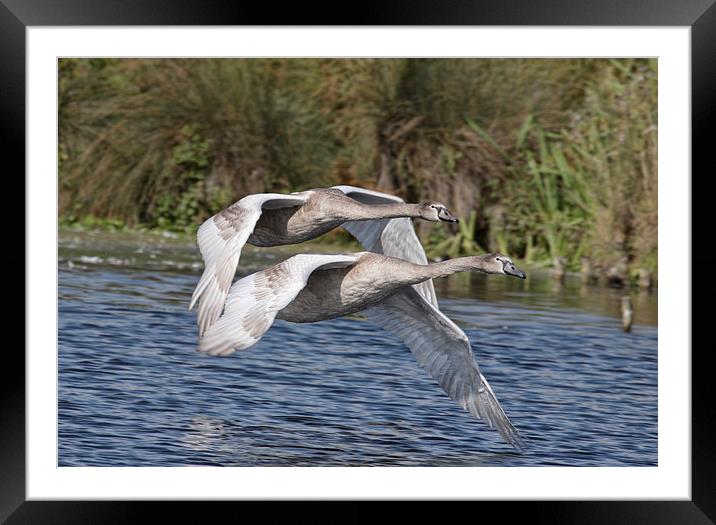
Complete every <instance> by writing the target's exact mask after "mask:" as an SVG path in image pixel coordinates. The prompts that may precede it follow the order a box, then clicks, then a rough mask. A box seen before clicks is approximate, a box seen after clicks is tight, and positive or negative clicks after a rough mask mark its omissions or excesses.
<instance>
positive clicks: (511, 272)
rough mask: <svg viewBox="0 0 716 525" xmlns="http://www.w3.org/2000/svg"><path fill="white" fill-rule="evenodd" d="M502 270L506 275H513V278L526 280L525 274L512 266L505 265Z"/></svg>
mask: <svg viewBox="0 0 716 525" xmlns="http://www.w3.org/2000/svg"><path fill="white" fill-rule="evenodd" d="M502 270H503V271H504V272H505V274H507V275H513V276H515V277H519V278H520V279H527V276H526V275H525V272H523V271H522V270H520V269H519V268H517V267H516V266H515V265H514V264H506V265H505V266H504V267H503V268H502Z"/></svg>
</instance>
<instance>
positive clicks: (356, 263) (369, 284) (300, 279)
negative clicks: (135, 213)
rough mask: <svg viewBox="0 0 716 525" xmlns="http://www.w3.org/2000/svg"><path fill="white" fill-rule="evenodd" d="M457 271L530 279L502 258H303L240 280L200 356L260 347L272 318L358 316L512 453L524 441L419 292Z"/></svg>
mask: <svg viewBox="0 0 716 525" xmlns="http://www.w3.org/2000/svg"><path fill="white" fill-rule="evenodd" d="M458 271H479V272H483V273H491V274H502V275H512V276H515V277H519V278H523V279H524V278H525V275H524V273H523V272H522V271H520V270H519V269H517V268H516V267H515V265H514V264H513V263H512V261H511V260H510V259H509V258H507V257H505V256H504V255H501V254H487V255H482V256H475V257H461V258H458V259H452V260H448V261H443V262H440V263H433V264H427V265H421V264H416V263H412V262H410V261H406V260H402V259H397V258H394V257H389V256H386V255H383V254H378V253H372V252H360V253H355V254H345V255H315V254H300V255H295V256H293V257H291V258H289V259H287V260H285V261H282V262H280V263H278V264H276V265H274V266H271V267H270V268H267V269H266V270H262V271H259V272H256V273H254V274H251V275H249V276H247V277H244V278H242V279H239V280H238V281H236V283H235V284H234V285H233V286H232V287H231V290H230V292H229V294H228V298H227V300H226V308H225V311H224V314H223V315H222V316H221V317H220V318H219V319H218V321H217V322H216V323H214V324H213V325H212V326H211V327H210V328H209V329H208V330H207V331H206V333H205V334H204V336H203V337H201V339H200V341H199V347H198V349H199V351H201V352H204V353H207V354H210V355H229V354H231V353H233V352H234V351H236V350H244V349H247V348H250V347H252V346H253V345H255V344H256V343H257V342H258V341H259V340H260V339H261V337H262V336H263V334H264V333H265V332H266V331H267V330H268V329H269V328H270V327H271V324H272V323H273V321H274V319H276V318H278V319H283V320H286V321H290V322H295V323H311V322H318V321H323V320H326V319H333V318H336V317H340V316H344V315H348V314H352V313H357V312H361V313H363V314H364V315H365V316H366V317H367V318H368V319H369V320H371V321H372V322H374V323H375V324H377V325H378V326H380V327H382V328H384V329H385V330H387V331H389V332H391V333H393V334H395V335H397V336H398V337H400V338H401V339H402V340H403V341H404V342H405V344H406V345H407V346H408V347H409V348H410V350H411V352H412V353H413V355H414V356H415V358H416V359H417V361H418V362H419V363H420V365H421V366H423V368H425V370H426V371H427V372H428V373H429V374H430V375H431V376H432V377H433V378H435V379H436V380H437V381H438V383H439V385H440V386H441V388H442V389H443V390H444V391H445V392H446V393H447V394H448V395H449V396H450V397H451V398H452V399H454V400H455V401H457V402H458V403H459V404H460V405H461V406H462V407H463V408H464V409H466V410H468V411H469V412H470V413H471V414H472V415H473V416H474V417H476V418H478V419H482V420H484V421H485V422H487V424H488V425H489V426H490V427H491V428H496V429H497V430H498V432H499V433H500V435H502V437H503V438H504V439H505V440H506V441H507V442H509V443H511V444H512V445H514V446H515V447H518V448H519V447H521V446H522V440H521V438H520V437H519V435H518V433H517V431H516V429H515V428H514V426H513V425H512V423H511V422H510V421H509V419H508V418H507V416H506V415H505V413H504V411H503V410H502V408H501V406H500V404H499V402H498V401H497V398H496V397H495V395H494V393H493V391H492V389H491V387H490V385H489V384H488V382H487V380H486V379H485V377H484V376H483V375H482V373H481V372H480V369H479V367H478V365H477V362H476V361H475V358H474V355H473V353H472V348H471V345H470V341H469V340H468V338H467V336H466V335H465V333H464V332H463V331H462V330H461V329H460V328H459V327H458V326H457V325H456V324H455V323H453V322H452V321H451V320H450V319H449V318H448V317H447V316H445V315H444V314H443V313H442V312H441V311H440V310H439V309H438V308H437V307H436V306H435V305H433V304H432V303H431V302H430V301H429V300H428V299H427V298H426V297H424V296H423V295H422V294H421V293H420V292H419V290H418V289H416V288H415V287H414V286H415V285H416V284H417V283H420V282H424V281H426V280H429V279H433V278H436V277H442V276H446V275H450V274H452V273H455V272H458Z"/></svg>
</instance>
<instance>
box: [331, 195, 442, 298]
mask: <svg viewBox="0 0 716 525" xmlns="http://www.w3.org/2000/svg"><path fill="white" fill-rule="evenodd" d="M333 188H334V189H337V190H340V191H342V192H343V193H344V194H346V195H347V196H348V197H350V198H352V199H355V200H357V201H358V202H361V203H363V204H390V203H395V202H404V201H403V199H401V198H400V197H397V196H395V195H389V194H387V193H381V192H378V191H374V190H367V189H364V188H357V187H355V186H346V185H343V186H333ZM343 227H344V228H345V229H346V230H347V231H348V233H350V234H351V235H352V236H353V237H355V238H356V239H357V240H358V242H360V243H361V245H363V247H364V248H365V249H366V250H368V251H371V252H374V253H382V254H383V255H388V256H389V257H396V258H398V259H403V260H406V261H410V262H412V263H415V264H428V258H427V256H426V255H425V250H424V249H423V245H422V244H421V243H420V239H418V236H417V235H416V233H415V228H414V227H413V222H412V221H411V220H410V218H408V217H398V218H395V219H377V220H370V221H348V222H345V223H343ZM413 287H414V288H415V289H416V290H417V291H418V293H420V295H422V296H423V297H425V299H426V300H427V301H428V302H429V303H431V304H432V305H433V306H435V307H436V308H437V307H438V299H437V296H436V295H435V287H434V286H433V281H432V279H430V280H428V281H424V282H422V283H419V284H415V285H413Z"/></svg>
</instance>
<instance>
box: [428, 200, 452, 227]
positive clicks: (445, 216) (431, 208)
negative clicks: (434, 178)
mask: <svg viewBox="0 0 716 525" xmlns="http://www.w3.org/2000/svg"><path fill="white" fill-rule="evenodd" d="M420 217H421V218H423V219H425V220H426V221H433V222H440V221H442V222H452V223H457V222H460V221H459V220H458V218H457V217H455V216H454V215H453V214H452V213H450V210H448V209H447V206H445V205H444V204H441V203H439V202H431V201H424V202H421V203H420Z"/></svg>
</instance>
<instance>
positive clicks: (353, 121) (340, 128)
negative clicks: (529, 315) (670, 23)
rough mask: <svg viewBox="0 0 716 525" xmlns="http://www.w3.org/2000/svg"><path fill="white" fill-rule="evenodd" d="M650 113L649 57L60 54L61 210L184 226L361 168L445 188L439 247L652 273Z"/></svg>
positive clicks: (652, 77) (653, 101) (435, 232)
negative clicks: (245, 200)
mask: <svg viewBox="0 0 716 525" xmlns="http://www.w3.org/2000/svg"><path fill="white" fill-rule="evenodd" d="M656 126H657V65H656V60H654V59H618V60H616V59H61V60H60V61H59V181H60V192H59V206H60V219H61V221H62V222H63V223H65V224H85V225H89V226H90V227H91V226H92V225H95V226H97V225H107V224H108V225H113V226H114V227H121V226H127V227H138V226H141V227H147V228H159V229H164V230H171V231H182V232H189V233H191V232H193V231H195V229H196V228H197V226H198V225H199V224H200V223H201V222H202V221H203V220H204V219H206V218H207V217H209V216H211V215H213V214H214V213H216V212H217V211H218V210H220V209H222V208H224V207H225V206H227V205H228V204H230V203H232V202H234V201H235V200H237V199H238V198H240V197H241V196H243V195H246V194H248V193H256V192H265V191H273V192H290V191H297V190H302V189H306V188H311V187H325V186H330V185H334V184H353V185H359V186H364V187H369V188H376V189H378V190H381V191H386V192H390V193H395V194H398V195H400V196H402V197H403V198H405V199H406V200H409V201H418V200H423V199H430V200H436V201H440V202H443V203H445V204H446V205H448V207H449V208H450V209H451V210H452V211H453V212H454V213H455V214H456V215H458V216H460V217H461V218H462V219H463V222H462V223H461V224H460V225H455V226H450V227H448V226H446V225H444V224H440V225H435V224H431V223H425V222H424V221H419V222H418V224H417V226H418V228H419V234H420V236H421V238H422V240H423V241H424V242H425V243H426V247H427V250H428V253H431V254H432V255H433V256H440V255H441V253H442V254H443V255H449V256H455V255H462V254H464V253H472V252H479V251H482V250H499V251H502V252H505V253H508V254H510V255H511V256H513V257H515V258H519V259H523V260H525V261H526V262H528V263H531V264H545V265H550V264H552V263H553V261H556V260H562V261H566V265H567V268H568V269H573V270H576V269H578V268H579V267H580V263H581V262H582V261H583V260H584V259H583V258H585V257H586V258H588V259H589V260H590V261H591V263H592V266H593V268H594V271H595V272H597V273H599V274H602V275H610V276H612V277H614V278H615V279H616V280H621V281H624V282H626V281H628V280H629V279H630V277H632V276H634V275H637V273H640V272H642V273H643V272H644V271H646V272H649V273H650V274H653V275H654V276H655V275H656V272H657V127H656ZM333 237H334V238H336V239H339V238H340V234H334V235H333ZM439 252H440V253H439Z"/></svg>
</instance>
